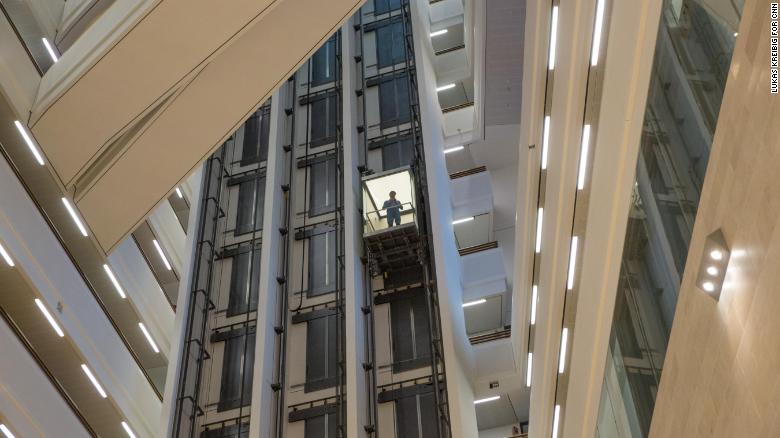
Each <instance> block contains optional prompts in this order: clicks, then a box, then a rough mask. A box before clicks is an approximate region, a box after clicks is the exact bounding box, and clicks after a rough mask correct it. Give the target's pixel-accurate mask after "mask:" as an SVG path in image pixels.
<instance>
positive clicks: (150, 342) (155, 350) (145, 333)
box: [138, 322, 160, 353]
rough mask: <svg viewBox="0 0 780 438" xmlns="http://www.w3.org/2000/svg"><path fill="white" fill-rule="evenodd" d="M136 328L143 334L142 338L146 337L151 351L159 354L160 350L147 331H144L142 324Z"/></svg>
mask: <svg viewBox="0 0 780 438" xmlns="http://www.w3.org/2000/svg"><path fill="white" fill-rule="evenodd" d="M138 327H140V328H141V331H142V332H143V333H144V336H145V337H146V340H147V342H149V345H151V346H152V350H154V352H155V353H159V352H160V349H159V348H157V344H156V343H155V342H154V339H152V335H150V334H149V330H147V329H146V326H145V325H144V323H142V322H139V323H138Z"/></svg>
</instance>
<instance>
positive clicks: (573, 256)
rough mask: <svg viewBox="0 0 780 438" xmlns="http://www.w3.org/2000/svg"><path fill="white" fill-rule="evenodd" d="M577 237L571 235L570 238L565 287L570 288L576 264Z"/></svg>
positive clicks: (571, 287) (572, 283) (572, 285)
mask: <svg viewBox="0 0 780 438" xmlns="http://www.w3.org/2000/svg"><path fill="white" fill-rule="evenodd" d="M578 241H579V238H578V237H577V236H572V238H571V252H570V253H569V278H568V281H567V282H566V289H568V290H572V289H573V288H574V269H575V267H576V264H577V243H578Z"/></svg>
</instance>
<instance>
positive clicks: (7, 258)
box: [0, 243, 14, 268]
mask: <svg viewBox="0 0 780 438" xmlns="http://www.w3.org/2000/svg"><path fill="white" fill-rule="evenodd" d="M0 255H2V256H3V259H5V262H6V263H8V266H10V267H12V268H13V267H14V259H12V258H11V254H8V251H6V250H5V247H4V246H3V244H2V243H0Z"/></svg>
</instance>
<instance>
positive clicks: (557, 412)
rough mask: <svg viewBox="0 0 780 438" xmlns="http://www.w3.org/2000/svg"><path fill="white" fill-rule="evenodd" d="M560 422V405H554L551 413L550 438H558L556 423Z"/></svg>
mask: <svg viewBox="0 0 780 438" xmlns="http://www.w3.org/2000/svg"><path fill="white" fill-rule="evenodd" d="M560 420H561V405H555V411H554V412H553V429H552V438H558V422H559V421H560Z"/></svg>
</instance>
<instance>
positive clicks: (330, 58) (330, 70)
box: [311, 38, 336, 87]
mask: <svg viewBox="0 0 780 438" xmlns="http://www.w3.org/2000/svg"><path fill="white" fill-rule="evenodd" d="M335 63H336V40H335V38H331V39H329V40H328V41H326V42H325V44H324V45H323V46H322V47H320V48H319V50H317V52H316V53H314V56H312V58H311V84H312V86H315V87H316V86H317V85H322V84H326V83H328V82H332V81H333V80H334V79H335V74H334V72H335V68H334V67H335Z"/></svg>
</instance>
